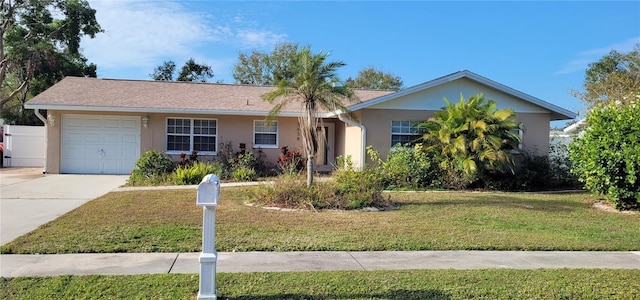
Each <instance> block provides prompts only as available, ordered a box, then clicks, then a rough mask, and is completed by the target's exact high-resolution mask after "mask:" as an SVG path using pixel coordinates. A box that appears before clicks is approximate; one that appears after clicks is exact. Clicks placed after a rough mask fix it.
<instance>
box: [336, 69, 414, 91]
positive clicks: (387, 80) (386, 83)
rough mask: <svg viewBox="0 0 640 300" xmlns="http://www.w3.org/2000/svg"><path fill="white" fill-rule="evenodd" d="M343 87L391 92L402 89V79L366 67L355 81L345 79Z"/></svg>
mask: <svg viewBox="0 0 640 300" xmlns="http://www.w3.org/2000/svg"><path fill="white" fill-rule="evenodd" d="M345 85H347V86H349V87H351V88H354V89H371V90H393V91H397V90H399V89H401V88H402V79H401V78H400V77H399V76H395V75H393V74H390V73H385V72H382V71H378V70H376V69H375V68H374V67H367V68H364V69H362V70H360V72H359V73H358V76H357V77H356V78H355V79H351V77H349V78H347V80H346V81H345Z"/></svg>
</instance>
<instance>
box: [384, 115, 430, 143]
mask: <svg viewBox="0 0 640 300" xmlns="http://www.w3.org/2000/svg"><path fill="white" fill-rule="evenodd" d="M394 122H400V125H399V126H398V125H394ZM405 122H410V123H411V126H410V127H409V132H394V131H393V130H394V128H406V127H407V126H403V124H402V123H405ZM418 123H420V121H408V120H392V121H391V147H393V146H395V145H397V143H396V144H394V142H393V137H394V136H416V137H418V138H420V136H421V134H420V133H419V130H421V129H424V127H423V126H417V124H418ZM400 144H401V145H404V144H406V143H400Z"/></svg>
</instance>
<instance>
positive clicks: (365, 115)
mask: <svg viewBox="0 0 640 300" xmlns="http://www.w3.org/2000/svg"><path fill="white" fill-rule="evenodd" d="M434 112H435V111H432V110H399V109H384V110H383V109H365V110H363V112H362V119H361V121H362V124H363V125H364V126H365V127H366V128H367V146H373V148H374V149H376V150H378V152H380V156H381V157H382V159H385V158H386V157H387V154H388V153H389V149H390V148H391V121H424V120H426V119H428V118H429V117H431V116H432V115H433V113H434ZM367 162H369V158H367Z"/></svg>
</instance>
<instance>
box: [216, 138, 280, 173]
mask: <svg viewBox="0 0 640 300" xmlns="http://www.w3.org/2000/svg"><path fill="white" fill-rule="evenodd" d="M239 148H240V151H237V152H234V150H233V146H232V145H231V142H223V143H220V151H219V152H218V157H219V161H220V163H221V164H222V170H223V173H222V175H221V176H220V177H221V178H225V179H228V178H234V176H233V173H234V171H235V170H237V169H240V168H248V169H253V171H254V172H255V173H256V178H257V177H258V176H272V175H275V174H276V173H277V172H276V167H275V165H273V164H270V163H268V162H266V161H265V159H264V158H265V154H264V152H262V150H261V149H256V150H253V151H246V145H245V144H244V143H240V146H239ZM239 172H243V171H239Z"/></svg>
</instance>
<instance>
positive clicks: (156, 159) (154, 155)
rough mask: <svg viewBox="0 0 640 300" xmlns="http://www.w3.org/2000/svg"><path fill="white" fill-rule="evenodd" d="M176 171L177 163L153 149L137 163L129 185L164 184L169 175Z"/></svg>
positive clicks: (144, 154)
mask: <svg viewBox="0 0 640 300" xmlns="http://www.w3.org/2000/svg"><path fill="white" fill-rule="evenodd" d="M174 169H175V163H174V162H173V161H172V160H171V158H169V157H168V156H166V155H165V154H164V153H162V152H160V151H158V150H155V149H151V150H149V151H147V152H145V153H143V154H142V156H140V158H138V160H137V161H136V164H135V167H134V169H133V171H131V176H130V177H129V183H130V184H132V185H136V184H137V183H140V182H162V181H164V180H165V179H166V177H167V174H171V172H173V170H174Z"/></svg>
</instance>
